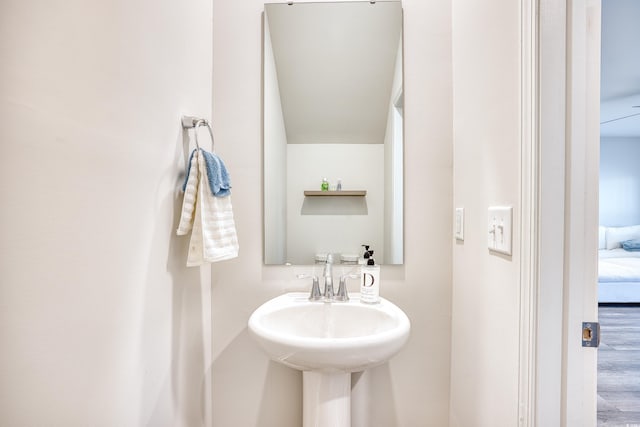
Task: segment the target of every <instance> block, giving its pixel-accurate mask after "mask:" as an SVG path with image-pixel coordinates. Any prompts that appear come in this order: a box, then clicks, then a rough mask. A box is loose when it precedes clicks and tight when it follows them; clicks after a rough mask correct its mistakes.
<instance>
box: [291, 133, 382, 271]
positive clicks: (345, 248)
mask: <svg viewBox="0 0 640 427" xmlns="http://www.w3.org/2000/svg"><path fill="white" fill-rule="evenodd" d="M383 154H384V145H383V144H289V145H288V147H287V176H288V177H289V179H288V180H287V236H288V241H287V261H288V262H291V263H292V264H313V262H314V257H315V254H316V253H321V252H324V253H327V252H332V253H343V254H354V255H358V254H359V253H360V252H361V250H362V248H361V245H362V244H369V245H371V247H372V248H374V250H375V256H376V260H379V261H382V260H383V259H385V258H384V256H385V253H384V250H383V249H384V244H383V243H384V234H383V231H384V228H383V224H384V221H383V219H384V216H383V214H384V203H385V201H384V173H383V171H384V159H383ZM323 177H327V179H328V180H329V184H330V186H331V187H333V186H335V185H336V182H337V179H338V178H341V179H342V184H343V188H344V189H345V190H366V191H367V195H366V196H365V197H340V198H336V197H332V198H326V197H305V196H304V191H305V190H320V183H321V180H322V178H323Z"/></svg>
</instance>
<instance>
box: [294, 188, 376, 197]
mask: <svg viewBox="0 0 640 427" xmlns="http://www.w3.org/2000/svg"><path fill="white" fill-rule="evenodd" d="M304 195H305V196H312V197H316V196H358V197H364V196H366V195H367V190H342V191H315V190H305V191H304Z"/></svg>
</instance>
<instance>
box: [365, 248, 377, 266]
mask: <svg viewBox="0 0 640 427" xmlns="http://www.w3.org/2000/svg"><path fill="white" fill-rule="evenodd" d="M372 252H373V251H372ZM367 265H376V262H375V261H374V259H373V258H369V261H367Z"/></svg>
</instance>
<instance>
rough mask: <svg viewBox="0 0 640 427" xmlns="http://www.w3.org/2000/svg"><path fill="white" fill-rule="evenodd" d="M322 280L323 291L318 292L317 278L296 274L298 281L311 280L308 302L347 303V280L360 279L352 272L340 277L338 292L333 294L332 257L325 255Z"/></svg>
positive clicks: (318, 282)
mask: <svg viewBox="0 0 640 427" xmlns="http://www.w3.org/2000/svg"><path fill="white" fill-rule="evenodd" d="M322 276H323V278H324V291H322V292H321V291H320V281H319V280H318V276H313V275H310V274H298V275H297V277H298V279H309V278H311V279H312V284H311V292H310V293H309V301H325V302H331V301H341V302H344V301H349V294H348V293H347V279H355V278H358V277H360V275H359V274H357V273H354V272H353V271H352V272H350V273H347V274H343V275H341V276H340V285H339V287H338V292H334V289H333V255H332V254H328V255H327V261H326V262H325V265H324V272H323V273H322Z"/></svg>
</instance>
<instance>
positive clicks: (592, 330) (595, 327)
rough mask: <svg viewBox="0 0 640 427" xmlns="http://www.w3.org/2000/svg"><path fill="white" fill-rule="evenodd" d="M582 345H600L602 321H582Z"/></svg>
mask: <svg viewBox="0 0 640 427" xmlns="http://www.w3.org/2000/svg"><path fill="white" fill-rule="evenodd" d="M582 346H583V347H598V346H600V323H598V322H582Z"/></svg>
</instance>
